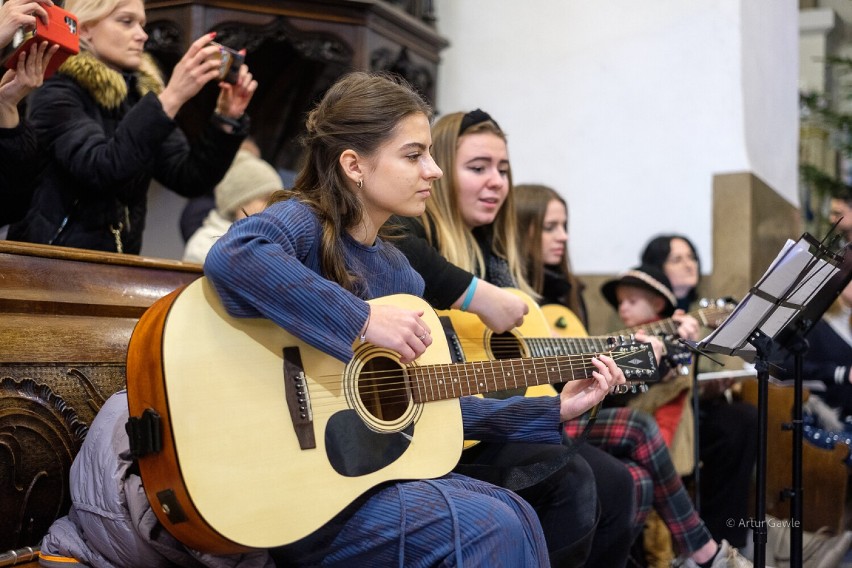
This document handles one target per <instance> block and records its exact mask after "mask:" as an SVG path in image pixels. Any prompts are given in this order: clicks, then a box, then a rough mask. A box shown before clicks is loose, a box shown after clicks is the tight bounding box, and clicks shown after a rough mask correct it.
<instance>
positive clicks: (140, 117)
mask: <svg viewBox="0 0 852 568" xmlns="http://www.w3.org/2000/svg"><path fill="white" fill-rule="evenodd" d="M161 90H162V81H161V80H160V78H159V76H158V72H157V71H156V67H155V66H154V65H153V62H152V61H151V60H150V59H148V60H146V63H145V65H143V68H142V70H140V71H139V72H137V73H134V74H124V75H122V74H121V73H119V72H117V71H115V70H113V69H110V68H109V67H107V66H106V65H104V64H103V63H101V62H100V61H99V60H98V59H96V58H95V57H94V56H92V55H91V54H89V53H87V52H83V53H81V54H80V55H77V56H75V57H72V58H70V59H69V60H68V61H66V62H65V63H64V64H63V66H62V67H61V68H60V70H59V72H58V73H57V74H56V75H54V76H53V77H51V78H50V79H49V80H48V81H47V82H45V84H44V86H42V87H41V88H40V89H38V90H36V91H35V92H34V93H33V94H32V95H31V98H30V101H29V105H28V109H29V120H30V121H31V123H32V125H33V127H34V128H35V131H36V133H37V136H38V141H39V144H40V146H41V147H42V149H43V151H44V152H46V153H47V154H48V156H49V158H50V159H49V163H48V165H47V166H46V168H45V170H44V172H43V174H42V177H41V179H40V181H39V183H38V185H37V188H36V190H35V195H34V196H33V200H32V203H31V205H30V209H29V211H28V212H27V215H26V217H25V218H24V219H23V220H22V221H20V222H19V223H16V224H14V225H12V226H11V227H10V229H9V236H8V238H9V239H12V240H21V241H28V242H34V243H48V244H55V245H62V246H70V247H78V248H87V249H95V250H103V251H112V252H116V251H119V249H120V251H121V252H126V253H132V254H138V253H139V250H140V249H141V247H142V232H143V230H144V228H145V213H146V205H147V203H146V196H147V193H148V186H149V184H150V182H151V179H152V178H153V179H156V180H157V181H159V182H160V183H161V184H162V185H164V186H165V187H167V188H169V189H171V190H172V191H175V192H176V193H178V194H180V195H183V196H187V197H191V196H196V195H202V194H204V193H207V192H210V191H212V190H213V187H214V186H215V185H216V184H217V183H218V182H219V180H221V179H222V177H223V176H224V175H225V172H226V171H227V169H228V167H229V166H230V164H231V161H232V160H233V158H234V155H235V154H236V152H237V149H238V148H239V145H240V143H241V142H242V140H243V138H244V137H245V132H238V133H235V134H228V133H225V132H224V131H222V130H221V129H220V128H218V127H217V126H215V125H214V124H212V123H211V124H210V125H208V127H207V128H206V130H205V131H204V133H203V135H202V136H201V137H200V139H199V140H198V141H197V142H196V143H195V144H194V145H193V146H192V147H190V145H189V143H188V141H187V140H186V137H185V136H184V134H183V132H182V131H181V130H180V128H178V126H177V123H176V122H175V121H174V120H172V119H171V118H169V117H168V116H167V115H166V114H165V113H164V112H163V109H162V106H161V105H160V101H159V99H158V98H157V96H156V94H157V93H159V92H160V91H161ZM240 130H243V131H244V130H245V129H244V128H243V129H240ZM116 232H118V235H116ZM119 241H120V243H119ZM119 245H120V247H119Z"/></svg>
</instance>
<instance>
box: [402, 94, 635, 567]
mask: <svg viewBox="0 0 852 568" xmlns="http://www.w3.org/2000/svg"><path fill="white" fill-rule="evenodd" d="M432 135H433V139H434V150H433V154H434V156H435V160H436V162H437V163H438V165H439V166H440V167H441V168H442V169H443V170H444V172H445V175H444V177H443V178H441V180H439V181H437V182H436V183H435V186H434V196H433V198H432V199H431V200H430V201H428V202H427V204H426V214H425V215H423V216H422V217H421V218H420V219H403V218H397V219H394V222H395V224H396V225H398V226H400V227H403V229H404V230H403V233H402V235H401V236H400V237H399V239H398V240H396V241H394V242H395V243H396V244H397V245H398V246H399V247H400V248H401V249H402V251H403V252H404V253H405V255H406V256H407V257H408V259H409V261H410V262H411V263H412V265H413V266H414V268H415V269H416V270H417V271H418V272H419V273H420V274H421V275H422V276H423V277H424V279H425V280H426V290H425V298H426V299H427V300H428V301H429V302H430V304H432V305H433V306H435V307H436V308H439V309H448V308H459V309H461V310H463V311H469V312H471V313H474V314H476V315H477V316H479V318H480V319H481V320H482V322H483V323H484V324H485V325H486V326H487V327H488V328H490V329H491V330H493V331H494V332H495V333H500V332H504V331H507V330H509V329H511V328H513V327H515V326H520V325H521V324H522V322H523V317H524V315H525V314H526V310H527V309H528V308H527V306H526V303H525V302H524V301H523V300H521V299H520V298H519V297H518V296H516V295H514V294H512V293H510V292H507V291H505V290H502V289H501V287H517V288H519V289H521V290H524V291H526V292H528V293H532V289H531V288H530V286H529V285H528V284H527V282H526V279H525V278H524V276H523V270H524V269H523V259H522V258H521V257H520V256H519V255H518V253H517V250H516V248H515V243H516V242H517V240H518V238H519V236H520V235H519V234H518V232H517V230H516V221H515V213H514V204H513V193H514V192H513V190H512V186H511V168H510V164H509V158H508V148H507V145H506V137H505V134H504V133H503V131H502V130H500V128H499V126H498V125H497V123H496V122H495V121H494V120H493V119H492V118H491V117H490V116H489V115H488V114H487V113H485V112H484V111H482V110H479V109H477V110H474V111H471V112H468V113H461V112H459V113H453V114H448V115H445V116H444V117H442V118H441V119H440V120H438V121H437V123H436V124H435V125H434V126H433V129H432ZM576 386H577V385H574V384H573V382H568V383H567V384H566V386H565V387H564V389H563V390H562V394H563V395H565V394H567V393H573V391H574V389H575V388H576ZM566 451H568V452H570V453H573V455H571V458H570V461H568V463H567V464H565V465H564V466H561V467H560V468H559V469H558V470H557V471H556V472H555V473H553V469H551V467H550V466H549V465H548V464H552V463H561V462H560V460H561V458H560V454H561V453H563V452H566ZM569 455H570V454H569ZM527 470H533V471H535V470H538V471H539V472H543V473H537V474H534V475H530V474H525V475H523V476H522V475H520V473H521V472H526V471H527ZM457 471H460V472H467V473H470V475H473V476H476V477H480V478H482V479H486V480H488V481H491V482H492V483H495V484H498V485H501V486H504V487H510V488H512V489H515V490H517V491H518V493H519V494H520V495H521V496H523V497H524V498H525V499H527V500H528V501H529V502H530V503H531V504H532V505H533V506H534V507H535V509H536V512H537V513H538V515H539V518H540V520H541V522H542V525H543V527H544V531H545V536H546V537H547V541H548V548H549V550H550V553H551V562H552V563H553V564H554V565H558V566H577V565H586V566H612V567H617V566H623V565H625V564H626V562H627V553H628V549H629V547H630V542H631V540H632V534H633V528H632V524H631V520H632V517H633V497H632V493H633V480H632V478H631V476H630V473H629V472H628V471H627V468H626V467H625V466H624V464H622V463H621V462H620V461H619V460H617V459H615V458H613V457H612V456H610V455H608V454H607V453H605V452H603V451H601V450H599V449H597V448H595V447H592V446H589V445H587V444H582V445H578V446H576V447H571V448H569V447H568V446H567V445H566V447H565V448H562V449H561V451H557V450H555V449H553V448H546V447H542V446H541V445H540V444H535V445H534V444H523V445H521V444H498V443H479V444H477V445H475V446H473V447H471V448H469V449H467V450H465V451H464V452H463V453H462V460H461V463H460V464H459V467H458V468H457ZM517 478H523V479H527V480H528V481H527V486H525V487H520V488H519V487H518V486H517V485H516V484H515V483H514V481H515V479H517ZM585 488H587V489H585ZM595 495H596V496H595ZM596 502H597V503H596ZM598 503H599V505H598ZM598 506H599V507H600V515H599V516H600V519H599V520H596V518H597V517H598V515H597V509H598ZM595 525H596V526H595ZM584 563H585V564H584Z"/></svg>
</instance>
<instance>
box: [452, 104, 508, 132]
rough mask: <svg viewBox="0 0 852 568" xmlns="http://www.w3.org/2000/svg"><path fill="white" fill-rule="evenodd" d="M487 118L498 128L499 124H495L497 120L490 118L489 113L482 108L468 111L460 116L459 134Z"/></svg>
mask: <svg viewBox="0 0 852 568" xmlns="http://www.w3.org/2000/svg"><path fill="white" fill-rule="evenodd" d="M489 120H490V121H491V122H493V123H494V126H496V127H497V129H498V130H500V125H499V124H497V121H496V120H494V119H493V118H491V115H490V114H488V113H487V112H485V111H484V110H482V109H479V108H478V109H476V110H472V111H470V112H469V113H467V114H465V115H464V116H463V117H462V121H461V126H459V136H461V135H462V134H464V131H465V130H467V129H468V128H470V127H471V126H474V125H477V124H481V123H483V122H486V121H489Z"/></svg>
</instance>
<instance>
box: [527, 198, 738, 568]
mask: <svg viewBox="0 0 852 568" xmlns="http://www.w3.org/2000/svg"><path fill="white" fill-rule="evenodd" d="M514 191H515V205H516V211H517V217H518V231H519V232H520V234H522V235H527V237H528V238H525V239H521V240H519V246H520V255H521V257H522V258H526V259H528V260H527V275H528V280H529V282H530V283H531V284H532V286H533V289H534V291H535V292H536V293H537V294H538V295H539V297H540V300H539V301H540V303H541V304H542V305H545V304H548V303H554V304H560V305H562V306H565V307H567V308H569V309H571V310H572V311H573V312H574V313H575V314H582V315H583V318H582V322H583V324H584V327H585V324H586V319H585V314H586V311H585V302H584V300H583V297H582V290H583V285H582V283H581V282H580V281H579V279H578V278H577V277H576V276H575V275H574V274H573V273H572V272H571V268H570V263H569V262H568V251H567V244H568V204H567V203H566V201H565V199H563V197H562V196H561V195H560V194H559V193H558V192H557V191H556V190H555V189H553V188H551V187H548V186H546V185H541V184H519V185H516V186H515V187H514ZM583 331H585V330H583ZM584 428H585V426H584V425H583V424H582V423H581V422H580V421H570V422H566V423H565V432H566V434H567V435H568V436H569V437H571V438H577V437H579V436H581V435H584V436H585V439H586V442H587V443H589V444H592V445H594V446H597V447H599V448H601V449H603V450H605V451H606V452H608V453H610V454H612V455H613V456H615V457H617V458H619V459H621V460H622V461H623V462H624V463H625V465H627V468H628V469H629V470H630V473H631V475H632V476H633V479H634V483H635V486H636V491H635V495H636V514H635V517H634V526H635V527H636V530H637V532H638V531H639V530H641V527H642V526H643V525H644V524H645V521H646V519H647V517H648V513H649V512H650V511H651V510H652V509H653V510H654V512H655V513H656V514H657V515H659V518H660V519H661V520H662V522H664V523H665V525H666V527H667V528H668V530H669V532H670V533H671V536H672V539H673V541H674V543H675V545H676V548H677V550H678V552H679V553H680V554H681V555H682V556H684V557H688V559H689V560H690V561H691V562H692V563H693V564H697V565H702V564H709V565H710V566H748V563H747V562H746V561H745V560H744V559H743V558H742V556H741V555H739V553H738V552H737V551H736V549H734V548H733V547H732V546H731V545H730V544H729V543H727V542H726V541H724V540H723V541H722V542H721V543H720V542H718V541H716V540H714V539H713V537H712V535H711V534H710V532H709V531H708V530H707V527H706V526H705V524H704V522H703V521H702V520H701V518H700V517H699V515H698V513H697V512H696V510H695V508H694V506H693V503H692V499H691V497H690V496H689V494H688V493H687V491H686V488H685V487H684V485H683V482H682V481H681V478H680V476H679V475H678V474H677V471H676V470H675V467H674V464H673V463H672V460H671V457H670V455H669V452H668V449H667V447H666V443H665V441H664V440H663V437H662V435H661V434H660V431H659V428H658V427H657V423H656V421H655V420H654V419H653V417H651V416H650V415H648V414H647V413H646V412H643V411H641V410H635V409H632V408H626V407H625V408H604V409H601V410H600V411H599V412H598V414H597V417H596V419H595V421H594V422H593V423H592V424H591V426H590V427H589V428H588V430H586V432H585V434H583V430H584ZM635 552H636V551H635ZM638 552H643V551H642V550H639V551H638ZM634 558H635V556H634ZM693 564H691V563H687V565H689V566H692V565H693Z"/></svg>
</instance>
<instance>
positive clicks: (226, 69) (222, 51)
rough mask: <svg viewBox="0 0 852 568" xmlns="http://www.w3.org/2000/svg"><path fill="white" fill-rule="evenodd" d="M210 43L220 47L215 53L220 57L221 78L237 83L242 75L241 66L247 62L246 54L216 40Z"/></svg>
mask: <svg viewBox="0 0 852 568" xmlns="http://www.w3.org/2000/svg"><path fill="white" fill-rule="evenodd" d="M210 45H215V46H216V47H218V48H219V52H218V53H217V54H216V55H215V57H216V58H218V59H219V80H220V81H225V82H226V83H230V84H232V85H233V84H235V83H236V82H237V79H238V78H239V76H240V66H241V65H242V64H243V62H245V60H246V56H245V55H243V54H242V53H240V52H239V51H237V50H235V49H231V48H230V47H226V46H224V45H222V44H221V43H216V42H215V41H211V42H210Z"/></svg>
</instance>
